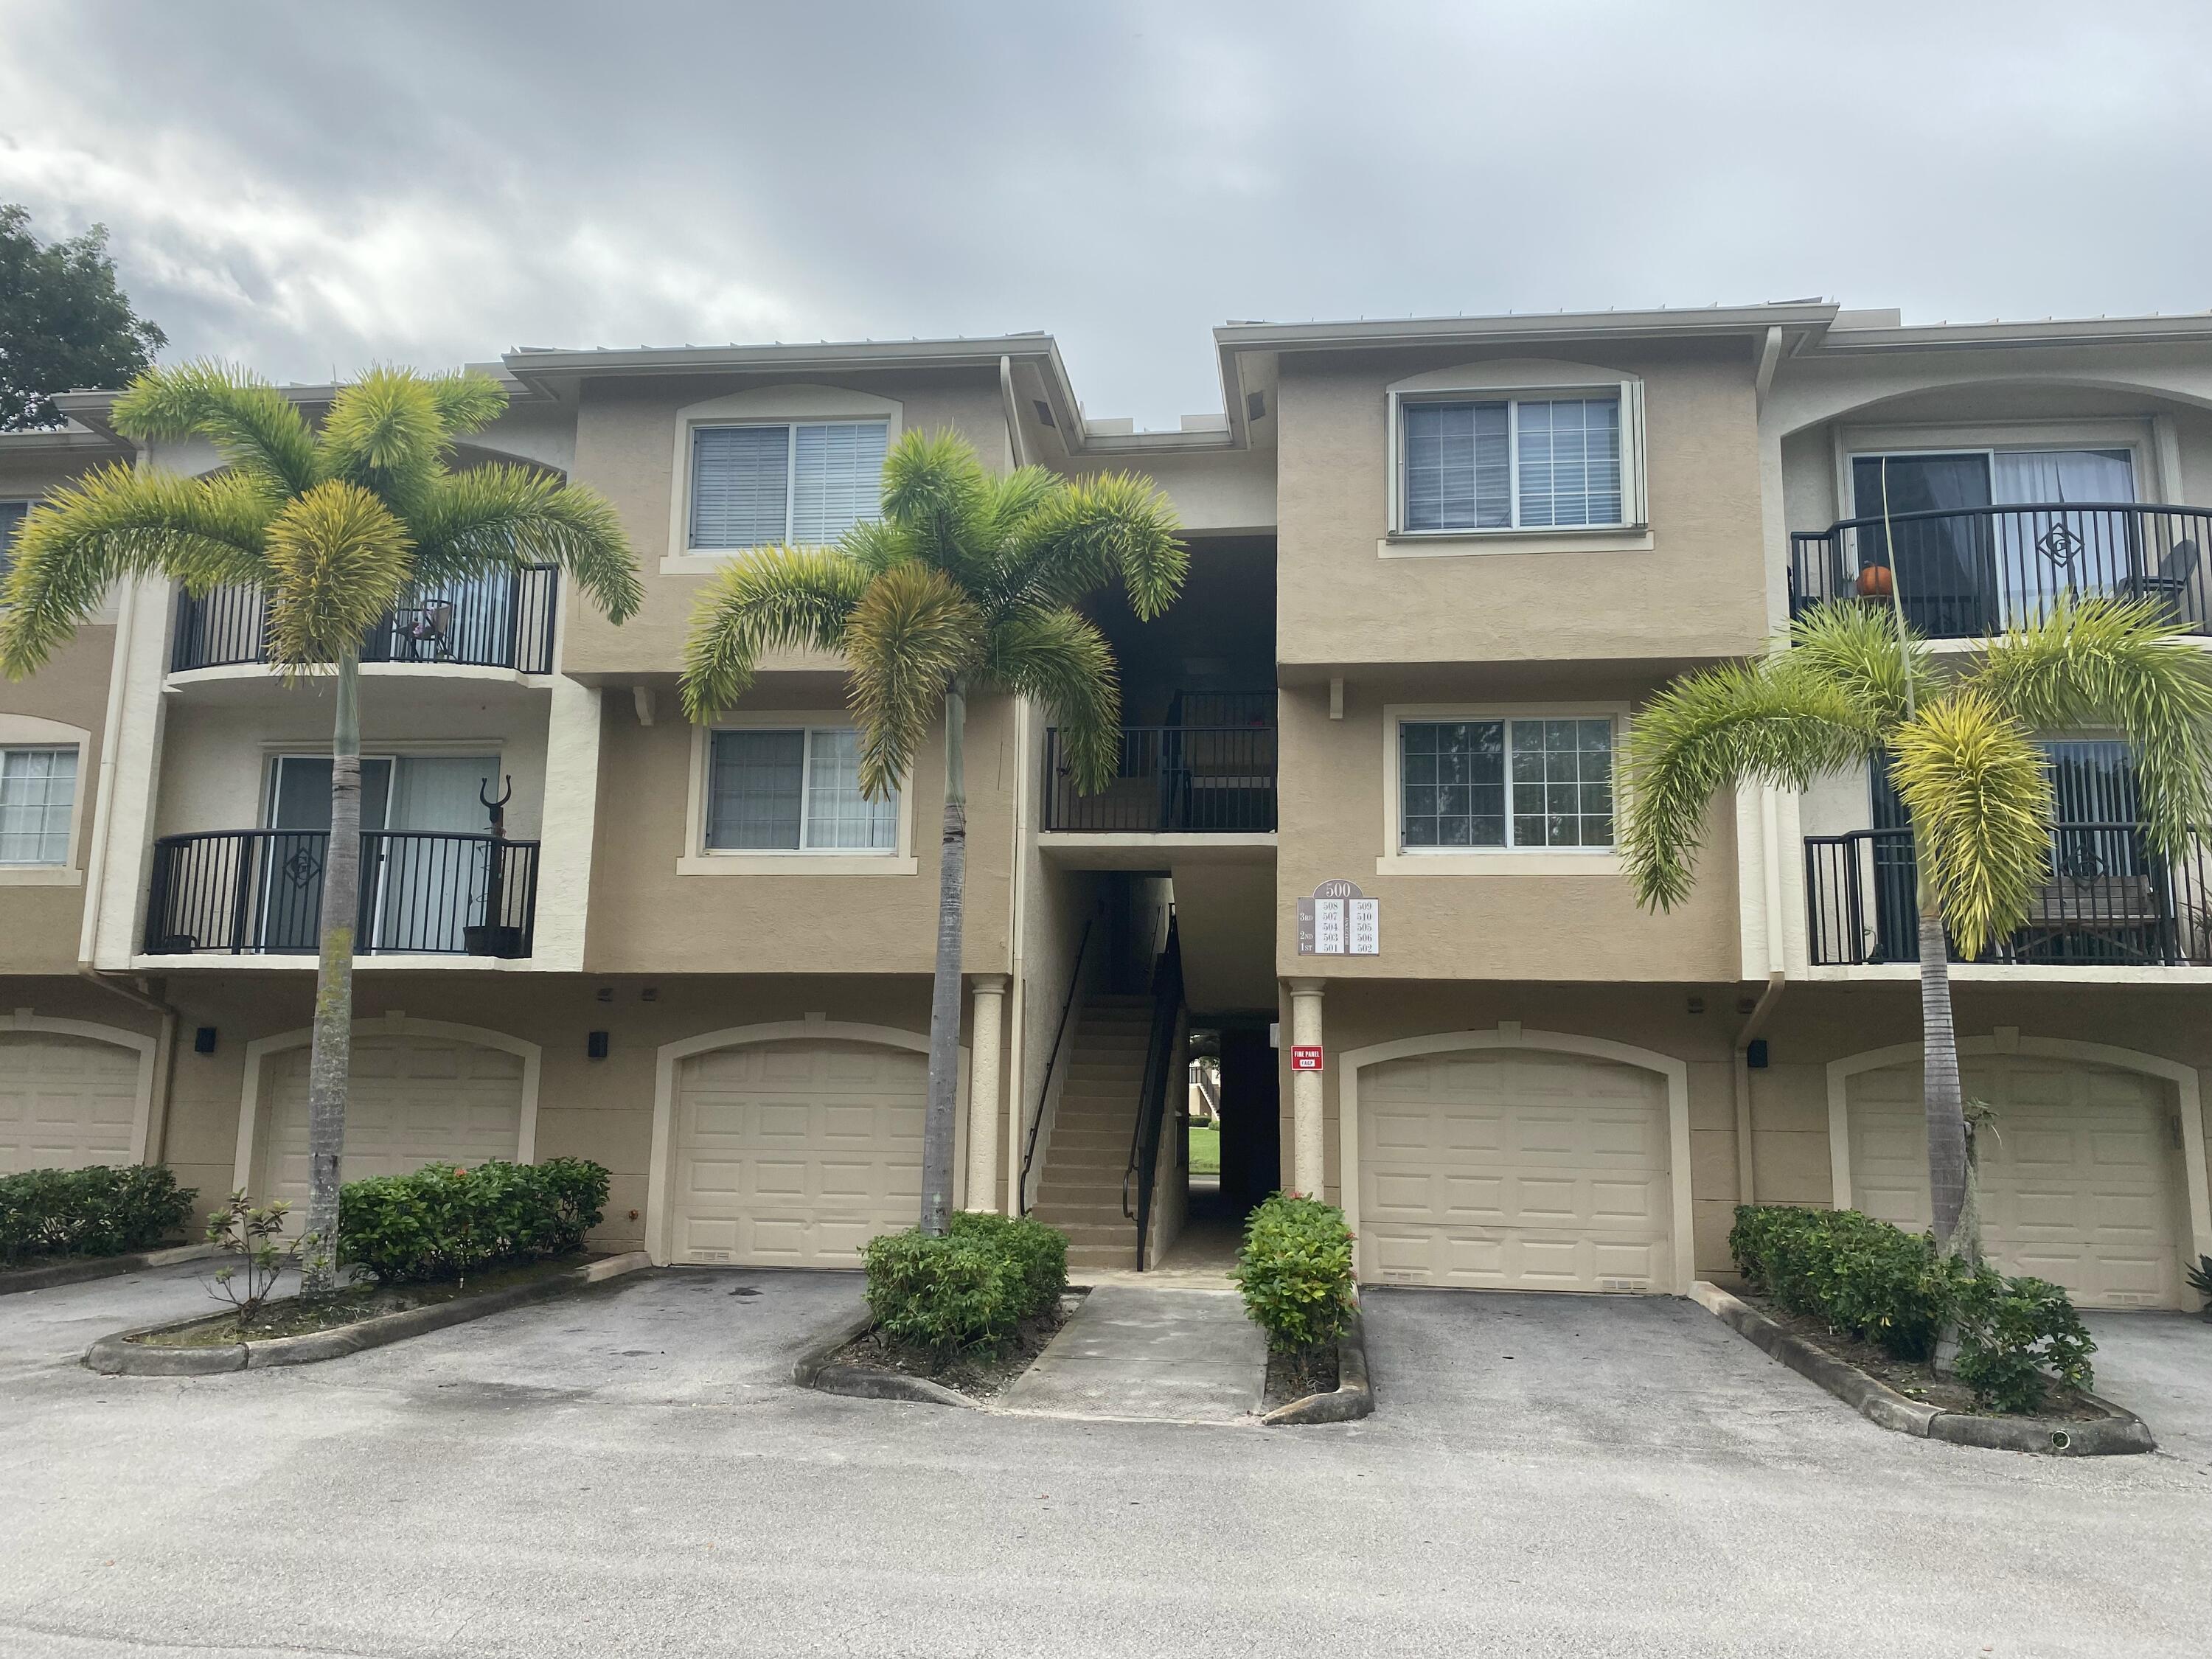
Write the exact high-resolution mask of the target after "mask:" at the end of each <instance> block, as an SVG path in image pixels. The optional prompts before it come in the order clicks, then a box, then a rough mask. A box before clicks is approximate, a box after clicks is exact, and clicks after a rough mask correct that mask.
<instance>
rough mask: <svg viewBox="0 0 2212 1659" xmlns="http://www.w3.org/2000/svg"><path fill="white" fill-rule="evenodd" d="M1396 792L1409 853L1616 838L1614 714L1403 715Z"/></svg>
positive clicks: (1402, 841) (1401, 836) (1604, 843)
mask: <svg viewBox="0 0 2212 1659" xmlns="http://www.w3.org/2000/svg"><path fill="white" fill-rule="evenodd" d="M1398 796H1399V798H1398V825H1399V829H1398V843H1399V846H1400V847H1401V848H1402V849H1404V850H1405V851H1407V852H1437V851H1447V852H1448V851H1453V850H1456V849H1460V848H1565V847H1577V848H1586V847H1598V848H1604V847H1610V846H1612V845H1613V722H1612V720H1605V719H1601V720H1407V721H1405V722H1404V723H1403V724H1402V725H1401V726H1399V728H1398Z"/></svg>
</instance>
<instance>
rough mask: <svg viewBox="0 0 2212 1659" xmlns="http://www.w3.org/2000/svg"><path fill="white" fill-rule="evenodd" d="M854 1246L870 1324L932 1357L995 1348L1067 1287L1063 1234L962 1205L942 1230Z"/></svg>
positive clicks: (883, 1237)
mask: <svg viewBox="0 0 2212 1659" xmlns="http://www.w3.org/2000/svg"><path fill="white" fill-rule="evenodd" d="M860 1255H861V1261H862V1265H863V1266H865V1267H866V1269H867V1296H868V1309H869V1311H870V1312H872V1314H874V1316H875V1319H876V1328H877V1329H878V1331H880V1332H881V1333H882V1334H884V1336H885V1337H887V1338H889V1339H890V1340H892V1341H894V1342H899V1343H902V1344H904V1345H905V1346H908V1347H910V1348H915V1349H919V1350H921V1352H924V1353H927V1354H929V1355H931V1356H933V1358H937V1359H939V1360H940V1361H943V1360H947V1359H950V1358H952V1357H953V1356H954V1355H956V1354H958V1353H961V1352H966V1351H969V1350H976V1351H982V1352H996V1351H998V1350H1000V1349H1002V1348H1004V1347H1005V1346H1006V1343H1007V1342H1009V1341H1010V1340H1012V1338H1013V1335H1014V1333H1015V1331H1016V1330H1017V1329H1018V1328H1019V1327H1020V1325H1021V1322H1023V1321H1024V1320H1025V1319H1028V1318H1030V1317H1032V1316H1036V1315H1037V1314H1041V1313H1043V1312H1044V1311H1045V1310H1048V1308H1050V1307H1051V1306H1052V1305H1053V1304H1054V1303H1056V1302H1058V1301H1059V1300H1060V1292H1061V1291H1064V1290H1066V1288H1067V1237H1066V1234H1064V1233H1060V1232H1058V1231H1054V1229H1053V1228H1050V1227H1048V1226H1046V1225H1043V1224H1042V1222H1037V1221H1032V1220H1030V1219H1029V1218H1027V1217H1023V1218H1014V1217H1011V1216H1003V1215H985V1214H981V1213H977V1212H970V1211H965V1210H963V1211H961V1212H958V1213H957V1214H955V1215H954V1216H953V1218H952V1222H951V1230H950V1231H947V1232H945V1233H942V1234H940V1235H938V1236H936V1237H931V1236H930V1235H928V1234H926V1233H924V1232H923V1231H921V1229H920V1228H919V1227H909V1228H908V1229H907V1230H906V1231H904V1232H899V1233H884V1234H883V1235H881V1236H880V1237H875V1238H872V1239H870V1240H869V1241H868V1242H867V1243H866V1245H864V1246H863V1247H862V1248H861V1251H860Z"/></svg>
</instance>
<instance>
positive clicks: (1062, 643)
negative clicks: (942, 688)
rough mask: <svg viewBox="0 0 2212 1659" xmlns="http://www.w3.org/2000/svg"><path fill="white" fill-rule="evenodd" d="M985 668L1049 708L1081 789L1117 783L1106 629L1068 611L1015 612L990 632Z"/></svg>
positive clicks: (1116, 716)
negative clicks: (1100, 628)
mask: <svg viewBox="0 0 2212 1659" xmlns="http://www.w3.org/2000/svg"><path fill="white" fill-rule="evenodd" d="M984 672H985V673H986V674H987V676H988V677H989V678H991V679H993V680H994V681H996V682H997V683H998V684H1000V685H1003V686H1005V687H1006V689H1007V690H1010V691H1018V692H1020V693H1021V694H1023V695H1024V696H1030V697H1035V698H1036V700H1037V701H1038V702H1041V703H1042V704H1044V706H1045V707H1046V708H1048V709H1050V710H1051V711H1052V714H1053V717H1054V720H1056V721H1058V723H1059V726H1060V738H1061V741H1062V743H1063V744H1065V748H1066V756H1067V759H1068V764H1069V769H1070V771H1071V773H1072V774H1073V777H1074V780H1075V787H1076V788H1077V789H1078V790H1079V791H1081V792H1082V793H1085V794H1093V793H1097V791H1099V790H1101V789H1103V788H1104V787H1106V786H1107V785H1108V784H1109V783H1111V782H1112V781H1114V776H1115V773H1116V772H1117V771H1118V770H1119V769H1120V767H1121V682H1120V678H1119V676H1118V675H1117V674H1116V672H1115V666H1114V650H1113V647H1111V646H1109V644H1107V642H1106V636H1105V635H1103V634H1101V633H1100V632H1099V631H1098V630H1097V629H1096V628H1094V627H1092V626H1091V623H1088V622H1087V621H1085V619H1084V618H1083V617H1079V616H1078V615H1077V614H1076V613H1075V612H1074V611H1022V612H1018V613H1017V614H1016V615H1014V616H1011V617H1006V618H1005V619H1004V620H1003V621H1001V622H1000V623H999V624H998V625H997V626H996V627H995V628H994V629H992V630H991V636H990V640H989V643H988V646H987V651H986V654H985V659H984Z"/></svg>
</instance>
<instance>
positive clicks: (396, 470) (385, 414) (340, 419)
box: [317, 368, 446, 518]
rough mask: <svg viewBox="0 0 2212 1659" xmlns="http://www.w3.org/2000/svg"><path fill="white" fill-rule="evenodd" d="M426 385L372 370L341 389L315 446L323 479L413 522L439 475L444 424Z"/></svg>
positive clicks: (420, 379) (402, 374)
mask: <svg viewBox="0 0 2212 1659" xmlns="http://www.w3.org/2000/svg"><path fill="white" fill-rule="evenodd" d="M431 386H432V383H431V381H430V380H428V379H427V378H425V377H424V376H422V375H420V374H416V373H415V372H414V371H413V370H411V369H404V368H373V369H371V370H369V371H368V374H364V375H362V377H361V378H360V379H359V380H356V381H354V382H353V383H352V384H351V385H349V386H344V387H343V388H341V389H340V391H339V392H338V394H337V397H336V398H334V399H333V400H332V401H331V410H330V413H329V414H328V415H326V416H324V417H323V430H322V435H321V438H320V440H319V442H318V445H317V450H318V453H319V455H320V457H321V464H322V470H323V475H324V476H325V477H331V478H343V479H344V480H345V481H346V482H347V483H353V484H358V485H360V486H361V487H362V489H366V490H368V492H369V493H370V494H371V495H376V496H378V497H379V498H380V499H381V500H383V501H386V502H387V503H388V504H389V505H390V506H391V507H392V508H393V510H394V511H396V512H398V513H401V514H402V515H403V516H405V517H408V518H412V517H413V516H414V515H415V513H416V511H417V510H419V509H420V508H421V507H422V506H424V505H425V504H426V503H427V502H428V500H429V497H430V495H431V493H432V491H433V489H435V485H436V483H437V481H438V479H439V477H440V476H441V473H442V472H443V471H444V465H445V462H444V455H445V449H446V423H445V418H444V416H443V415H442V413H441V410H440V406H439V398H438V396H437V395H436V394H435V393H434V392H432V390H431Z"/></svg>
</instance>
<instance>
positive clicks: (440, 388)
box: [424, 368, 507, 438]
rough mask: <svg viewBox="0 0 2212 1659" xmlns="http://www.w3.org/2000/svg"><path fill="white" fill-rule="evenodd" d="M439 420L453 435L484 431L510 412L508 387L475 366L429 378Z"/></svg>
mask: <svg viewBox="0 0 2212 1659" xmlns="http://www.w3.org/2000/svg"><path fill="white" fill-rule="evenodd" d="M424 384H425V385H427V386H428V387H429V388H430V401H431V403H432V404H434V405H435V407H436V409H437V411H438V421H439V423H440V424H441V425H442V426H443V427H444V428H445V429H446V435H447V437H449V438H451V437H454V436H457V435H460V434H462V433H467V432H481V431H483V428H486V427H488V426H489V425H490V424H491V423H492V422H494V421H495V420H497V419H498V418H499V417H500V416H502V415H504V414H505V413H507V388H506V387H504V386H501V385H500V383H499V382H498V381H497V380H493V379H492V377H491V376H490V375H489V374H480V373H478V372H477V370H475V369H472V368H465V369H459V370H457V371H455V372H454V373H453V374H433V375H429V376H428V377H427V378H426V379H425V381H424Z"/></svg>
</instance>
